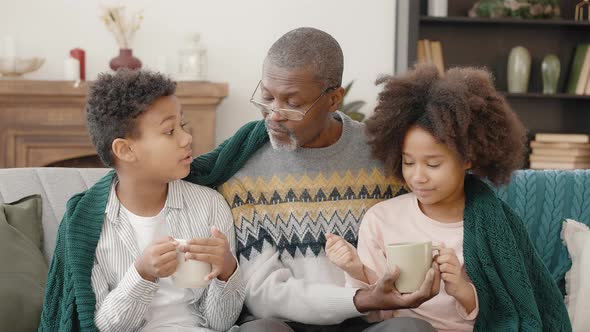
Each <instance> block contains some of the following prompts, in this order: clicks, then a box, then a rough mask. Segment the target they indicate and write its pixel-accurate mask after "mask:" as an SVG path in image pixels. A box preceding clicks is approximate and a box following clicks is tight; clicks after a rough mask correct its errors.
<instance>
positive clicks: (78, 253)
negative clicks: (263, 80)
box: [39, 121, 268, 332]
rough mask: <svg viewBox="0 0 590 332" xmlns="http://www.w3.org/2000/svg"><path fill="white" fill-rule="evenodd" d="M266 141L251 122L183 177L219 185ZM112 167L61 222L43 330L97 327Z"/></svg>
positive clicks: (79, 197)
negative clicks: (99, 263) (95, 285)
mask: <svg viewBox="0 0 590 332" xmlns="http://www.w3.org/2000/svg"><path fill="white" fill-rule="evenodd" d="M267 141H268V134H267V133H266V127H265V126H264V122H263V121H256V122H251V123H248V124H246V125H245V126H243V127H242V128H240V130H238V132H237V133H236V134H235V135H234V136H232V137H231V138H229V139H228V140H227V141H225V142H223V144H221V145H220V146H219V147H217V148H216V149H215V150H213V151H211V152H209V153H207V154H204V155H202V156H199V157H197V158H195V159H194V160H193V162H192V164H191V172H190V174H189V176H188V177H187V178H186V179H185V180H188V181H191V182H193V183H196V184H200V185H204V186H209V187H212V188H214V187H216V186H218V185H219V184H221V183H223V182H225V181H227V180H228V179H229V178H230V177H231V176H232V175H233V174H235V172H237V171H238V170H239V169H240V168H241V167H242V166H243V165H244V163H246V161H248V159H249V158H250V156H252V154H254V153H255V152H256V151H257V150H258V149H259V148H260V147H261V146H262V145H264V144H265V143H266V142H267ZM113 175H114V171H110V172H109V173H108V174H107V175H105V176H104V177H103V178H102V179H100V180H99V181H98V182H97V183H96V184H95V185H94V186H92V187H91V188H90V189H88V190H87V191H85V192H83V193H80V194H77V195H75V196H73V197H72V198H71V199H70V200H69V201H68V204H67V207H66V212H65V214H64V217H63V219H62V221H61V223H60V225H59V230H58V235H57V243H56V246H55V251H54V254H53V258H52V260H51V266H50V267H49V274H48V278H47V285H46V289H45V299H44V303H43V312H42V314H41V322H40V324H39V331H51V332H54V331H59V332H62V331H97V328H96V325H95V324H94V310H95V306H96V297H95V295H94V291H93V289H92V283H91V275H92V267H93V266H94V257H95V250H96V246H97V244H98V239H99V238H100V232H101V230H102V225H103V223H104V214H105V210H106V204H107V201H108V197H109V192H110V186H111V183H112V180H113Z"/></svg>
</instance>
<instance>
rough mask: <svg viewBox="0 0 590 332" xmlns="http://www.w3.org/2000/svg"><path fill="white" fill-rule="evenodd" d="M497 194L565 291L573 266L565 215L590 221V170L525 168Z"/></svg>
mask: <svg viewBox="0 0 590 332" xmlns="http://www.w3.org/2000/svg"><path fill="white" fill-rule="evenodd" d="M496 193H497V195H498V196H499V197H500V198H501V199H502V200H504V201H505V202H506V203H508V205H509V206H510V207H511V208H512V209H513V210H514V211H515V212H516V214H518V215H519V216H520V217H521V218H522V220H523V222H524V224H525V226H526V227H527V229H528V232H529V235H530V237H531V240H532V242H533V244H534V245H535V247H536V248H537V252H538V253H539V255H540V256H541V258H542V259H543V261H544V262H545V265H547V267H548V268H549V271H550V272H551V274H552V275H553V278H554V280H555V281H556V282H557V284H558V286H559V287H560V289H561V290H562V292H564V289H565V286H564V285H565V281H564V277H565V273H566V272H567V271H568V270H569V267H570V266H571V261H570V258H569V256H568V252H567V248H566V247H565V245H564V244H563V242H562V241H561V239H560V233H561V225H562V222H563V220H564V219H565V218H569V219H574V220H578V221H580V222H582V223H584V224H586V225H590V170H575V171H558V170H522V171H518V172H516V173H515V174H514V175H513V178H512V180H511V181H510V184H509V185H508V186H505V187H502V188H498V189H496Z"/></svg>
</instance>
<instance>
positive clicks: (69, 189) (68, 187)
mask: <svg viewBox="0 0 590 332" xmlns="http://www.w3.org/2000/svg"><path fill="white" fill-rule="evenodd" d="M108 171H109V169H107V168H52V167H47V168H7V169H0V203H6V202H13V201H16V200H19V199H21V198H23V197H25V196H29V195H33V194H40V195H41V197H42V198H43V238H44V241H43V255H44V256H45V259H46V261H47V262H50V261H51V257H52V256H53V249H54V247H55V240H56V237H57V228H58V226H59V222H60V221H61V218H62V217H63V215H64V213H65V210H66V202H67V201H68V199H70V197H72V196H73V195H74V194H77V193H80V192H82V191H84V190H86V189H88V188H89V187H91V186H92V185H93V184H94V183H96V182H97V181H98V180H99V179H100V178H101V177H102V176H104V175H105V174H106V173H107V172H108Z"/></svg>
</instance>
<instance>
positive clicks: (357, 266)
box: [325, 233, 366, 282]
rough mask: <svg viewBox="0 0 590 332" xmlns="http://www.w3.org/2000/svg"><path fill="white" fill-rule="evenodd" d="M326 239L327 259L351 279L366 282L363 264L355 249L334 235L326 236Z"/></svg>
mask: <svg viewBox="0 0 590 332" xmlns="http://www.w3.org/2000/svg"><path fill="white" fill-rule="evenodd" d="M326 239H327V241H326V249H325V250H326V256H328V259H329V260H330V261H331V262H332V263H334V264H335V265H336V266H338V267H339V268H341V269H342V270H344V271H345V272H346V273H348V274H349V275H350V276H351V277H353V278H355V279H357V280H360V281H365V282H366V280H365V279H366V277H365V276H364V275H365V273H364V271H363V263H362V262H361V259H360V258H359V256H358V254H357V252H356V248H355V247H354V246H353V245H352V244H350V243H348V241H346V240H345V239H343V238H341V237H340V236H338V235H335V234H330V233H328V234H326Z"/></svg>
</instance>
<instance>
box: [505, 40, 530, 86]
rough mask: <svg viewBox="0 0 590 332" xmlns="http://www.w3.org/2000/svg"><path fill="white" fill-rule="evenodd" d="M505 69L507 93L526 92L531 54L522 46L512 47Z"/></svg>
mask: <svg viewBox="0 0 590 332" xmlns="http://www.w3.org/2000/svg"><path fill="white" fill-rule="evenodd" d="M506 69H507V72H506V74H507V75H506V76H507V77H508V92H510V93H525V92H527V90H528V87H529V78H530V75H531V54H530V53H529V51H528V50H527V49H526V48H524V47H522V46H516V47H514V48H513V49H512V50H511V51H510V55H509V56H508V66H507V68H506Z"/></svg>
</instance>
